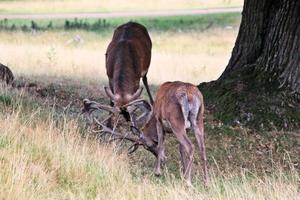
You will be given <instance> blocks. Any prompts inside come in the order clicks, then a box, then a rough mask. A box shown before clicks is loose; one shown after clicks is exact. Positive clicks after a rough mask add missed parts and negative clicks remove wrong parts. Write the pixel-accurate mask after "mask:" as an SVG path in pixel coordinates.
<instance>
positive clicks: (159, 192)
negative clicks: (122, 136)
mask: <svg viewBox="0 0 300 200" xmlns="http://www.w3.org/2000/svg"><path fill="white" fill-rule="evenodd" d="M66 83H67V82H64V84H63V86H62V85H61V84H60V82H58V81H56V82H55V83H54V85H53V84H52V85H51V88H52V89H53V88H54V89H53V91H55V92H57V94H56V95H57V96H51V93H49V96H47V97H41V96H40V95H37V94H35V93H34V92H33V91H27V90H26V89H25V90H21V91H20V90H15V89H12V88H9V87H5V86H1V88H0V130H1V134H0V167H1V170H0V199H7V200H10V199H20V200H22V199H24V200H25V199H26V200H29V199H99V200H100V199H111V200H114V199H178V200H182V199H195V200H196V199H197V200H198V199H228V200H229V199H230V200H234V199H237V200H238V199H253V200H254V199H255V200H256V199H290V200H297V199H299V195H300V193H299V180H300V177H299V171H297V170H296V169H295V167H297V165H296V164H297V162H295V161H297V157H298V155H299V150H297V144H293V142H294V141H295V139H297V138H296V136H293V135H292V134H290V135H288V137H286V135H287V134H288V133H283V132H280V131H274V132H270V133H264V134H261V133H255V132H254V131H253V130H247V129H243V128H232V127H227V126H224V125H220V124H217V123H214V120H213V119H210V118H211V115H210V114H208V113H207V114H206V134H207V137H206V146H207V150H208V159H209V169H210V183H209V185H208V186H207V187H204V186H203V185H202V182H201V172H200V169H201V167H200V164H199V158H198V156H196V157H195V159H196V160H195V162H194V178H193V186H192V187H191V186H187V185H186V184H185V183H184V181H182V180H181V178H180V177H181V176H180V173H179V166H180V165H179V163H180V162H179V158H178V154H179V153H178V150H177V145H175V143H174V142H175V141H174V138H173V137H168V139H167V166H166V167H165V169H164V176H163V177H161V178H157V177H155V176H154V175H153V173H152V167H153V164H154V158H153V157H152V156H149V153H148V152H145V150H142V149H141V150H139V151H138V152H137V153H136V154H134V155H132V156H130V157H128V156H127V155H126V154H125V152H126V151H124V150H125V149H123V148H124V147H118V146H116V145H114V144H105V143H99V141H97V140H95V138H94V137H93V136H91V135H88V134H87V130H86V129H85V128H84V126H83V122H82V120H81V117H80V116H79V115H78V114H76V115H73V117H71V115H70V112H69V111H71V110H69V109H67V111H66V110H64V112H61V111H60V110H59V109H57V108H58V107H56V106H53V105H51V101H53V100H54V99H55V100H56V101H57V100H58V99H59V98H62V93H63V92H67V91H69V92H70V94H72V95H68V94H66V96H67V101H70V100H71V99H72V100H76V99H77V98H83V97H84V96H85V95H86V94H84V92H90V91H91V90H94V89H93V85H91V84H84V83H82V82H81V83H80V84H79V83H78V81H74V82H73V83H72V84H70V82H69V84H66ZM43 84H44V85H45V81H44V80H43V79H41V82H39V83H38V87H42V86H43ZM76 84H77V86H80V87H77V88H75V87H74V85H76ZM59 87H61V88H60V89H61V90H60V89H59ZM63 90H64V91H63ZM37 91H38V90H37ZM47 91H48V92H49V91H50V85H49V86H48V90H47ZM78 91H80V93H76V92H78ZM83 91H84V92H83ZM93 94H94V95H96V96H97V97H98V98H99V95H100V94H101V93H95V91H94V92H93ZM64 98H65V97H64ZM64 98H62V99H64ZM56 105H58V103H57V104H56ZM76 110H77V113H78V112H79V107H77V108H76ZM193 140H194V138H193ZM273 142H274V143H273ZM277 142H280V144H279V145H278V144H277ZM265 144H266V145H268V146H269V149H265V148H266V147H267V146H264V145H265ZM272 145H275V146H273V147H272ZM298 148H299V146H298ZM297 152H298V153H297ZM196 153H197V151H196ZM196 155H197V154H196ZM298 159H299V158H298Z"/></svg>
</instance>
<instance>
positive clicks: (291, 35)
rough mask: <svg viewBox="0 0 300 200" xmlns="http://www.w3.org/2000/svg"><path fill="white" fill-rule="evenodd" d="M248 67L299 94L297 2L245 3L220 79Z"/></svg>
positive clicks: (299, 18)
mask: <svg viewBox="0 0 300 200" xmlns="http://www.w3.org/2000/svg"><path fill="white" fill-rule="evenodd" d="M249 65H253V66H254V67H255V71H256V72H267V74H268V76H266V78H268V79H270V80H269V81H278V83H279V87H283V88H286V89H288V90H290V91H292V92H293V93H295V94H297V95H298V96H299V95H300V1H299V0H245V3H244V8H243V13H242V21H241V26H240V30H239V34H238V37H237V40H236V43H235V47H234V49H233V51H232V56H231V59H230V61H229V63H228V65H227V67H226V69H225V71H224V73H223V74H222V76H221V77H220V79H219V80H220V81H222V80H223V79H226V77H228V75H229V74H230V73H232V71H234V70H236V69H240V68H243V67H247V66H249Z"/></svg>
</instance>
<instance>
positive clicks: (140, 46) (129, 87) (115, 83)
mask: <svg viewBox="0 0 300 200" xmlns="http://www.w3.org/2000/svg"><path fill="white" fill-rule="evenodd" d="M151 48H152V42H151V39H150V36H149V33H148V31H147V29H146V28H145V27H144V26H143V25H141V24H138V23H135V22H128V23H126V24H123V25H120V26H119V27H117V28H116V30H115V31H114V34H113V38H112V41H111V42H110V43H109V45H108V47H107V50H106V54H105V56H106V58H105V60H106V74H107V77H108V82H109V87H107V86H105V87H104V90H105V93H106V95H107V96H108V97H109V98H110V105H111V106H114V107H116V108H117V110H119V111H120V112H121V113H122V114H123V116H124V117H125V118H126V120H127V121H129V120H130V116H128V112H126V109H125V107H124V105H126V104H128V103H129V102H131V101H134V100H135V99H137V98H139V96H140V95H141V93H142V90H143V88H142V87H140V79H141V78H142V80H143V83H144V86H145V88H146V90H147V93H148V95H149V99H150V102H151V104H153V98H152V95H151V92H150V89H149V85H148V80H147V73H148V69H149V66H150V61H151Z"/></svg>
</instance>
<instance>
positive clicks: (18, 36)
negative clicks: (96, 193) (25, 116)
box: [0, 14, 239, 84]
mask: <svg viewBox="0 0 300 200" xmlns="http://www.w3.org/2000/svg"><path fill="white" fill-rule="evenodd" d="M123 20H124V21H125V20H126V19H123ZM238 20H239V16H238V15H236V14H229V15H228V14H226V15H208V16H202V17H167V18H153V19H148V20H146V19H145V18H139V19H137V21H138V22H140V23H143V24H145V26H146V27H147V28H148V29H149V32H150V35H151V38H152V41H153V51H152V52H153V54H152V63H151V67H150V70H149V79H150V80H149V81H150V83H152V84H159V83H162V82H165V81H168V80H182V81H189V82H192V83H194V84H198V83H199V82H203V81H209V80H212V79H216V78H217V77H218V76H219V75H220V74H221V72H222V71H223V69H224V67H225V66H226V64H227V61H228V59H229V56H230V52H231V49H232V47H233V43H234V40H235V37H236V34H237V25H238ZM124 21H122V19H114V20H107V22H106V23H107V24H110V26H109V27H106V28H104V29H99V30H96V31H86V30H81V29H79V30H78V29H77V30H76V29H72V30H67V31H66V30H65V29H64V28H63V27H60V28H59V26H57V28H56V29H50V30H47V31H37V32H34V31H33V32H30V31H26V32H23V31H2V32H0V41H1V44H0V50H1V52H3V53H2V54H1V55H0V59H1V61H2V62H3V63H4V64H7V65H8V66H10V67H11V68H12V70H13V72H14V73H16V74H19V75H43V74H44V75H51V76H64V77H74V78H81V79H92V80H95V79H97V80H106V75H105V67H104V54H105V51H106V48H107V45H108V44H109V42H110V40H111V36H112V33H113V27H115V26H117V25H119V24H121V23H123V22H124ZM221 22H223V24H221ZM7 23H11V24H13V23H14V24H16V26H17V27H20V26H22V25H24V23H30V21H26V22H25V21H21V22H20V23H19V24H18V23H17V21H10V20H9V21H8V22H7ZM37 23H39V22H37ZM47 23H48V22H47ZM47 23H44V24H47ZM91 23H92V22H91ZM211 23H212V26H210V27H208V29H205V27H207V26H208V24H211ZM56 24H58V22H54V21H53V25H54V27H55V26H56ZM39 26H42V24H39ZM228 27H229V28H228ZM78 38H80V40H78ZM183 68H184V70H182V69H183ZM170 72H172V73H170Z"/></svg>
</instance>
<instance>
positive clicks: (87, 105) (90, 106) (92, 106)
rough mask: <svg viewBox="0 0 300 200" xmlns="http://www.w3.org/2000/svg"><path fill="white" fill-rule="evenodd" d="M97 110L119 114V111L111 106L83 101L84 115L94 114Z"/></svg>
mask: <svg viewBox="0 0 300 200" xmlns="http://www.w3.org/2000/svg"><path fill="white" fill-rule="evenodd" d="M95 110H105V111H108V112H110V113H117V112H118V111H117V110H116V109H115V108H114V107H111V106H108V105H102V104H100V103H97V102H96V101H90V100H89V99H84V100H83V109H82V113H92V112H93V111H95Z"/></svg>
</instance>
